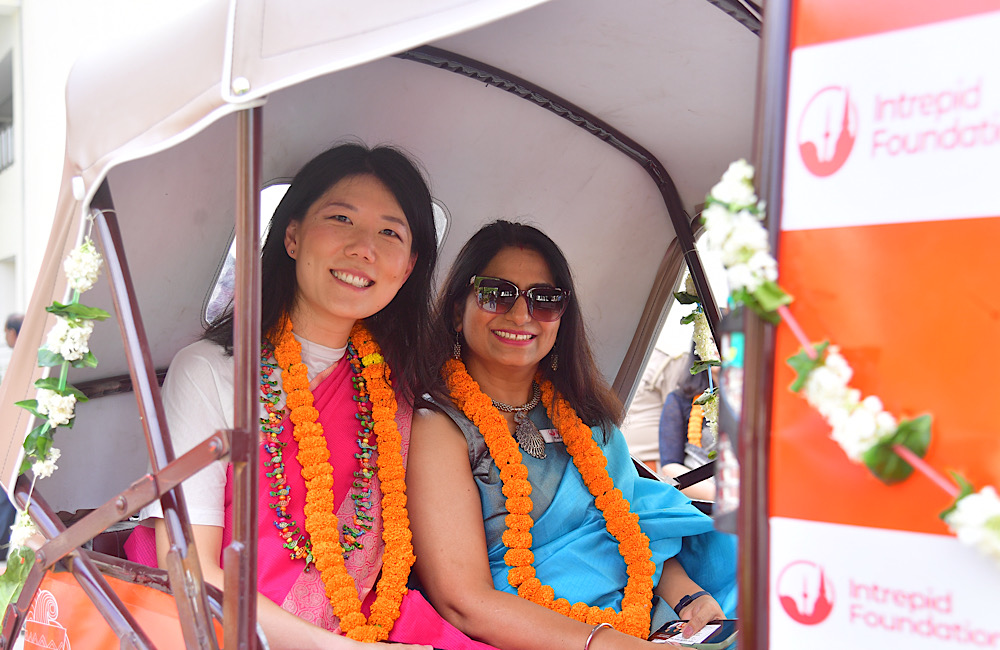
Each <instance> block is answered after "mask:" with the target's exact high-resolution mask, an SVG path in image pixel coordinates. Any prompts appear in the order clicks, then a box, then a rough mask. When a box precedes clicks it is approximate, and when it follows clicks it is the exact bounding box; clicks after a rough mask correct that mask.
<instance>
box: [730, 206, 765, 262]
mask: <svg viewBox="0 0 1000 650" xmlns="http://www.w3.org/2000/svg"><path fill="white" fill-rule="evenodd" d="M730 225H731V227H730V229H729V235H728V236H727V237H726V240H725V241H724V242H723V243H722V248H721V249H720V250H719V253H720V254H721V255H722V265H723V266H727V267H728V266H729V265H731V264H739V263H741V262H746V261H747V260H749V259H750V258H751V257H753V256H754V254H756V253H758V252H763V253H767V251H768V246H769V244H768V241H767V230H765V229H764V226H762V225H761V223H760V220H759V219H757V217H756V216H754V215H752V214H750V213H749V212H747V211H746V210H742V211H740V212H737V213H736V215H735V216H734V217H733V219H732V221H731V223H730Z"/></svg>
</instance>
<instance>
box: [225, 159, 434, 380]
mask: <svg viewBox="0 0 1000 650" xmlns="http://www.w3.org/2000/svg"><path fill="white" fill-rule="evenodd" d="M352 176H373V177H374V178H377V179H378V180H379V181H380V182H381V183H382V184H384V185H385V186H386V188H388V190H389V191H390V192H391V193H392V195H393V196H394V197H395V199H396V202H397V203H399V207H400V208H402V210H403V214H404V215H405V216H406V221H407V224H408V225H409V228H410V233H411V235H412V245H411V252H412V253H415V254H416V255H417V259H416V263H415V264H414V267H413V271H412V272H411V273H410V276H409V278H407V280H406V282H404V283H403V286H402V287H401V288H400V289H399V291H398V292H397V293H396V296H395V297H394V298H393V299H392V301H391V302H390V303H389V304H388V305H386V306H385V307H384V308H383V309H382V310H381V311H379V312H378V313H377V314H374V315H372V316H369V317H368V318H366V319H365V324H366V325H367V326H368V329H369V330H370V331H371V332H372V334H373V335H374V336H375V340H376V341H378V343H379V345H380V346H381V348H382V352H383V354H384V355H385V357H386V360H387V361H388V362H389V366H390V368H391V369H392V372H393V376H394V379H395V381H394V383H395V384H396V385H397V386H399V385H402V386H403V387H404V388H405V389H406V390H407V391H410V392H417V391H418V390H419V389H420V387H422V386H425V385H429V384H431V383H432V382H434V381H436V378H435V376H434V373H432V372H431V371H430V370H429V366H428V365H427V364H425V363H422V360H423V359H425V358H426V357H425V355H424V354H423V353H424V352H425V351H429V350H432V349H433V348H434V347H435V346H440V345H441V343H440V342H438V341H436V340H435V339H434V338H433V337H432V336H431V333H432V320H431V295H432V291H431V278H432V276H433V273H434V265H435V264H436V262H437V240H436V237H435V230H434V214H433V211H432V208H431V195H430V191H429V190H428V189H427V183H426V182H425V181H424V178H423V175H422V174H421V173H420V170H419V169H418V168H417V165H416V164H415V163H414V162H413V161H412V160H410V158H409V157H408V156H407V155H406V154H404V153H403V152H402V151H400V150H399V149H396V148H395V147H391V146H384V145H383V146H378V147H374V148H371V149H369V148H368V147H365V146H364V145H361V144H355V143H348V144H341V145H338V146H335V147H333V148H331V149H327V150H326V151H324V152H323V153H321V154H319V155H318V156H316V157H315V158H313V159H312V160H310V161H309V162H308V163H306V164H305V166H303V167H302V169H300V170H299V172H298V173H297V174H296V175H295V178H293V179H292V183H291V185H290V186H289V188H288V191H287V192H286V193H285V196H284V198H282V199H281V202H280V203H279V204H278V207H277V208H275V211H274V216H272V217H271V223H270V225H269V226H268V229H267V237H266V238H265V240H264V247H263V249H262V251H261V256H260V259H261V323H260V326H261V337H262V339H264V340H268V341H271V342H272V343H274V342H276V341H275V340H274V339H275V337H276V336H278V334H279V332H280V328H281V327H282V326H283V325H284V323H285V321H286V320H287V319H288V318H289V317H290V315H291V313H292V307H293V305H294V304H295V298H296V292H297V286H298V285H297V282H296V277H295V260H294V259H292V258H291V257H289V255H288V252H287V251H286V250H285V231H286V230H287V228H288V224H289V223H290V222H292V221H301V220H302V219H303V218H304V217H305V215H306V212H307V211H308V210H309V208H310V207H311V206H312V204H313V203H315V202H316V201H317V200H318V199H319V198H320V197H321V196H323V194H324V193H325V192H326V191H327V190H329V189H330V188H331V187H333V186H334V185H336V184H337V183H339V182H340V181H342V180H344V179H345V178H349V177H352ZM205 338H206V339H208V340H211V341H213V342H215V343H218V344H219V345H222V346H224V347H226V349H227V351H229V352H231V351H232V340H233V320H232V308H230V309H228V310H227V312H226V314H225V315H224V316H223V317H221V318H220V319H219V320H218V321H216V322H215V323H214V324H213V325H211V326H210V327H209V328H208V330H207V331H206V333H205ZM418 394H419V393H418Z"/></svg>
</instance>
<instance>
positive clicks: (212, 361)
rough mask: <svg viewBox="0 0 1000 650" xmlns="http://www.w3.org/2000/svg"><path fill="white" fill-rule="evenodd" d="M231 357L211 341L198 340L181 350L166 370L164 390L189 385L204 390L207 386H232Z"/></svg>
mask: <svg viewBox="0 0 1000 650" xmlns="http://www.w3.org/2000/svg"><path fill="white" fill-rule="evenodd" d="M232 369H233V357H232V356H230V355H228V354H226V351H225V349H224V348H223V347H222V346H220V345H217V344H215V343H213V342H211V341H208V340H205V339H199V340H197V341H195V342H194V343H191V344H190V345H187V346H185V347H183V348H181V349H180V350H179V351H178V352H177V354H175V355H174V358H173V360H172V361H171V362H170V368H168V370H167V378H166V381H165V382H164V388H166V389H167V390H171V389H172V388H173V387H174V386H173V385H174V384H178V383H180V384H190V385H194V386H200V387H202V388H205V387H206V386H207V385H208V384H210V383H211V384H230V385H231V384H232V375H233V370H232Z"/></svg>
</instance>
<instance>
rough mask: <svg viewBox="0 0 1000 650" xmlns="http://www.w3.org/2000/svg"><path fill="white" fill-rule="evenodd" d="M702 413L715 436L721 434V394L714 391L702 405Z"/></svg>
mask: <svg viewBox="0 0 1000 650" xmlns="http://www.w3.org/2000/svg"><path fill="white" fill-rule="evenodd" d="M701 413H702V415H703V416H704V417H705V423H706V424H707V425H708V430H709V431H710V432H711V433H712V437H713V438H716V439H717V438H718V436H719V395H718V393H713V394H712V396H711V397H709V398H708V400H706V401H705V403H704V404H702V405H701Z"/></svg>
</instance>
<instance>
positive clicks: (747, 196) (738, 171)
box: [712, 158, 757, 209]
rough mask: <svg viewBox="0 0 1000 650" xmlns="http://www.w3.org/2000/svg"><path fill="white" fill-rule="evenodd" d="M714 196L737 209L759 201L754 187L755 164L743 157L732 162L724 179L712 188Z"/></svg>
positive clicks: (723, 176)
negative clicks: (752, 164)
mask: <svg viewBox="0 0 1000 650" xmlns="http://www.w3.org/2000/svg"><path fill="white" fill-rule="evenodd" d="M712 197H713V198H714V199H715V200H717V201H721V202H723V203H727V204H729V205H730V206H732V207H735V208H737V209H738V208H744V207H750V206H752V205H754V204H755V203H757V195H756V194H755V193H754V189H753V166H751V165H750V163H748V162H747V161H746V160H743V159H742V158H741V159H740V160H737V161H736V162H733V163H731V164H730V165H729V169H727V170H726V172H725V173H724V174H723V175H722V180H720V181H719V182H718V183H717V184H716V185H715V187H713V188H712Z"/></svg>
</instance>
